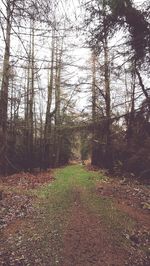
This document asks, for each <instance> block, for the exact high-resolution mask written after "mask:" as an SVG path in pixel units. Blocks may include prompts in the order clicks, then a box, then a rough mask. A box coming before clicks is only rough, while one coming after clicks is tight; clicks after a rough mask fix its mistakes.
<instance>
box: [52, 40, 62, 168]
mask: <svg viewBox="0 0 150 266" xmlns="http://www.w3.org/2000/svg"><path fill="white" fill-rule="evenodd" d="M62 54H63V39H62V43H61V46H60V51H58V47H57V51H56V80H55V104H56V113H55V128H56V134H55V163H54V166H55V167H57V166H58V165H59V163H60V148H61V136H60V126H61V115H60V103H61V99H60V86H61V69H62Z"/></svg>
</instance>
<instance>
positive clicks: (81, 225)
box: [0, 177, 150, 266]
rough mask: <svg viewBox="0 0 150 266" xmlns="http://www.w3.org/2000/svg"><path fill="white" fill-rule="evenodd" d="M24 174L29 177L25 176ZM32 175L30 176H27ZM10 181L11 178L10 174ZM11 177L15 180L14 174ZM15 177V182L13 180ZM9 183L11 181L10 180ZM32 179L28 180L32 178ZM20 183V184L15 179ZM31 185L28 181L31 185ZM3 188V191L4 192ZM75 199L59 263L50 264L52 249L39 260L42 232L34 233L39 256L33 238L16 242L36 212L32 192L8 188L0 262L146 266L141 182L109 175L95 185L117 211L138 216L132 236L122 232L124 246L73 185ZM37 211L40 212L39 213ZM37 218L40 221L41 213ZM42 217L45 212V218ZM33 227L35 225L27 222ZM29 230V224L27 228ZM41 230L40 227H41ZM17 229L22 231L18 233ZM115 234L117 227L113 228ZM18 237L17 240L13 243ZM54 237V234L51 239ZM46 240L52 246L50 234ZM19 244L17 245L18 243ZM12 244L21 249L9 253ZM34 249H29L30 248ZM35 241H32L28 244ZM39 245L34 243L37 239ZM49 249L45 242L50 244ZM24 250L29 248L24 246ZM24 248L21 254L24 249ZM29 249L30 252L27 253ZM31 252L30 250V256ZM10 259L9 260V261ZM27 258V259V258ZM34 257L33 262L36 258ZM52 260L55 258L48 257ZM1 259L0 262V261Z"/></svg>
mask: <svg viewBox="0 0 150 266" xmlns="http://www.w3.org/2000/svg"><path fill="white" fill-rule="evenodd" d="M28 179H30V178H29V177H28ZM31 179H32V178H31ZM10 180H11V179H10ZM15 180H19V179H18V178H16V179H15ZM14 182H16V181H14ZM8 183H9V184H10V183H11V181H8ZM30 184H32V182H31V183H30ZM16 186H18V183H16ZM29 187H30V185H29ZM5 193H6V192H5ZM72 193H73V197H74V204H73V206H72V209H71V210H70V216H69V220H68V221H67V226H66V229H65V232H63V251H62V260H61V262H58V263H57V262H56V264H51V263H50V262H48V260H49V258H48V256H51V255H50V251H49V253H46V254H47V258H46V257H45V255H44V254H41V255H43V258H42V260H41V257H40V249H41V246H40V245H42V243H41V244H40V243H39V239H40V235H38V233H37V242H38V243H39V251H38V252H37V255H36V256H37V257H36V256H35V257H34V256H33V258H32V261H30V258H31V257H32V255H34V253H36V250H34V248H35V246H34V241H35V240H34V241H33V240H31V241H30V239H29V240H28V242H27V243H28V244H27V245H26V247H25V246H24V245H23V244H22V243H23V242H20V241H21V240H20V238H21V237H23V236H22V235H21V234H23V232H24V228H25V227H29V226H30V222H31V221H32V217H33V218H34V219H35V221H36V219H37V213H36V212H35V210H34V207H33V200H34V198H33V197H30V196H27V195H20V194H19V195H18V194H16V193H6V195H4V197H3V200H2V202H1V203H2V214H3V217H2V218H3V220H2V228H3V237H2V239H3V240H6V246H7V245H8V246H10V247H11V248H9V250H6V248H5V246H3V249H2V251H3V253H2V254H3V258H2V264H1V265H5V266H9V265H14V266H17V265H31V266H32V265H33V266H34V265H37V266H40V265H41V266H55V265H60V266H125V265H128V266H148V265H149V263H148V258H147V254H146V253H145V252H144V251H143V250H144V248H145V247H147V246H148V242H149V241H150V240H149V239H148V238H149V236H150V235H149V232H148V231H149V228H150V221H149V209H148V208H147V206H148V205H147V203H148V202H149V190H148V188H146V187H145V186H141V185H139V184H135V183H130V184H129V183H126V182H120V181H119V180H112V181H111V180H110V181H109V182H104V183H102V182H100V183H98V184H97V187H96V191H93V193H96V194H97V196H98V197H101V198H111V199H112V200H113V202H114V204H115V206H116V208H117V209H119V210H120V211H121V212H125V213H127V214H128V215H129V216H130V217H132V218H133V219H134V220H135V221H136V226H135V230H134V231H133V232H132V234H131V235H128V234H127V235H126V236H125V237H126V238H127V239H128V240H130V242H131V246H130V249H129V247H125V246H123V245H120V243H119V241H118V242H117V241H116V242H115V241H114V236H113V235H111V233H110V232H111V231H109V229H108V227H106V225H105V224H104V222H103V220H102V219H101V218H100V217H99V216H97V215H96V214H94V212H91V211H89V210H88V209H87V208H85V207H84V206H83V205H82V201H81V199H80V196H81V194H82V193H84V191H82V189H81V188H78V187H76V188H74V191H72ZM39 215H40V216H41V214H39ZM40 216H39V217H38V219H39V221H40V219H41V217H40ZM44 218H45V217H44ZM31 225H32V226H31V227H33V226H34V224H32V222H31ZM31 231H32V228H31ZM43 231H44V230H43ZM20 232H21V233H20ZM114 233H115V232H114ZM14 236H15V237H17V241H18V242H17V243H18V244H17V245H16V243H15V240H14V239H15V238H14ZM52 239H53V238H52ZM49 241H50V242H49V245H52V240H51V238H50V239H49ZM20 243H21V244H20ZM15 245H16V248H17V247H18V246H19V245H20V246H19V248H20V251H19V249H18V250H17V251H16V250H15V252H14V255H13V256H14V257H13V256H12V250H11V249H13V248H12V247H14V246H15ZM30 245H31V247H32V248H33V250H32V249H31V247H30ZM32 245H33V246H32ZM36 245H37V244H36ZM48 248H49V247H48ZM26 250H28V252H27V251H26ZM17 252H20V253H21V255H22V256H24V257H25V258H24V259H22V258H21V259H20V260H19V259H18V257H17V254H18V253H17ZM23 252H24V253H23ZM30 252H31V254H30ZM29 254H30V255H29ZM8 258H9V260H7V259H8ZM26 258H27V260H26ZM36 261H37V262H36ZM52 261H53V260H52ZM0 263H1V262H0Z"/></svg>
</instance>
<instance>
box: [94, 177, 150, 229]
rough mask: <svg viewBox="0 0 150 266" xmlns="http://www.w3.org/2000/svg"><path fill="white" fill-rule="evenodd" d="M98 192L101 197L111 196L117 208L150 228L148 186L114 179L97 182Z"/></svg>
mask: <svg viewBox="0 0 150 266" xmlns="http://www.w3.org/2000/svg"><path fill="white" fill-rule="evenodd" d="M96 193H97V195H99V196H101V197H111V198H112V199H113V200H114V203H115V206H116V208H117V209H119V210H121V211H123V212H125V213H127V214H128V215H129V216H131V217H132V218H133V219H135V220H136V221H137V222H138V223H139V224H141V225H142V226H145V227H147V228H150V209H149V206H150V205H149V204H150V194H149V188H147V187H146V186H142V185H139V184H135V183H128V182H127V183H124V182H122V181H117V180H116V181H114V180H112V181H110V182H108V183H107V182H105V183H99V184H97V189H96Z"/></svg>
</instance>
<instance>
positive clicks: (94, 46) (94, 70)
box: [0, 0, 150, 177]
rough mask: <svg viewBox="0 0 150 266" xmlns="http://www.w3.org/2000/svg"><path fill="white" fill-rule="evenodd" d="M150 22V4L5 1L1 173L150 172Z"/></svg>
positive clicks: (0, 6)
mask: <svg viewBox="0 0 150 266" xmlns="http://www.w3.org/2000/svg"><path fill="white" fill-rule="evenodd" d="M149 21H150V3H149V1H132V0H92V1H87V0H81V1H78V0H76V1H75V0H74V1H73V0H72V1H69V0H57V1H52V0H36V1H35V0H26V1H24V0H22V1H20V0H1V2H0V171H1V173H0V174H2V175H4V174H5V175H6V174H8V173H12V172H18V171H21V170H23V171H33V170H34V169H35V168H39V169H47V168H51V167H58V166H60V165H64V164H66V163H68V162H69V160H71V159H79V158H80V159H81V160H86V159H89V158H91V163H92V164H93V165H95V166H98V167H100V168H105V169H108V170H109V171H111V172H114V173H115V174H117V175H121V174H123V173H132V175H131V176H133V174H134V175H135V176H137V177H145V176H146V175H148V174H149V173H150V87H149V77H150V67H149V65H150V24H149ZM84 54H85V55H84ZM79 57H82V60H80V59H79ZM79 99H80V100H79Z"/></svg>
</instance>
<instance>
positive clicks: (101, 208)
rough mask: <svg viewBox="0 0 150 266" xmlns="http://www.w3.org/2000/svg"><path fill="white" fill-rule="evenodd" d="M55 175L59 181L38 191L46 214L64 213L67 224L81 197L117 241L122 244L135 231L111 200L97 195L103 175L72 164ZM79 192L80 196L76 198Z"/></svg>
mask: <svg viewBox="0 0 150 266" xmlns="http://www.w3.org/2000/svg"><path fill="white" fill-rule="evenodd" d="M54 176H55V178H56V180H55V181H54V182H53V183H51V184H49V185H46V186H43V187H42V188H40V189H38V190H37V191H36V193H37V195H38V197H42V198H43V199H45V200H46V202H47V203H46V205H45V206H46V212H47V213H51V215H52V213H53V215H55V217H56V216H57V215H58V216H59V215H60V214H61V215H62V217H63V219H64V221H65V220H67V219H68V217H69V213H70V211H71V208H72V206H73V204H74V202H75V200H76V197H80V199H79V200H80V203H81V204H82V206H83V208H85V209H86V210H87V211H88V212H90V213H93V214H95V215H98V216H99V217H100V219H101V220H102V221H103V223H104V225H105V226H106V227H108V229H109V231H110V233H111V234H112V235H115V236H116V237H115V238H116V239H119V240H118V241H122V239H124V236H123V235H124V234H125V233H126V232H129V231H131V230H132V229H133V227H134V222H133V220H132V219H131V218H129V216H128V215H126V214H124V213H122V212H120V211H119V210H117V209H116V208H115V206H114V204H113V202H112V199H110V198H109V197H105V198H102V197H100V196H98V195H96V193H95V191H96V188H95V186H96V183H97V182H98V181H103V180H107V177H106V176H104V175H103V174H102V173H101V172H98V171H97V172H95V171H87V170H86V169H85V167H83V166H81V165H73V166H67V167H65V168H60V169H56V170H55V171H54ZM77 191H78V192H79V193H78V194H77V195H76V193H77Z"/></svg>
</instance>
